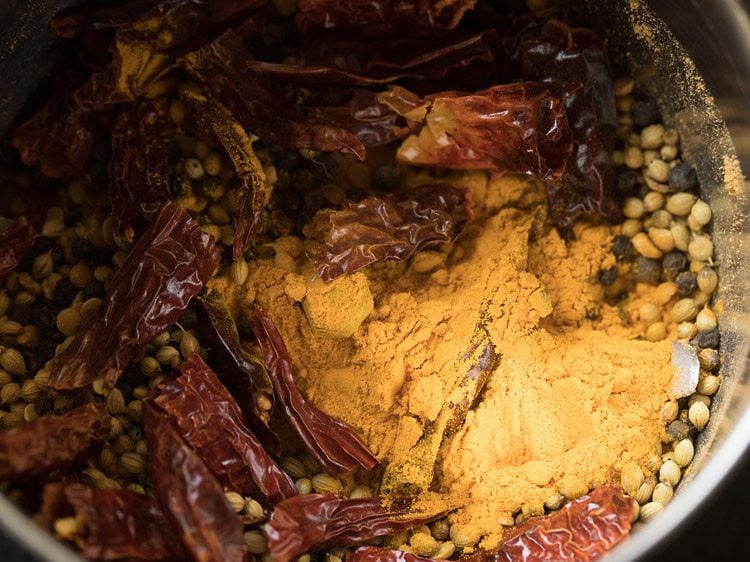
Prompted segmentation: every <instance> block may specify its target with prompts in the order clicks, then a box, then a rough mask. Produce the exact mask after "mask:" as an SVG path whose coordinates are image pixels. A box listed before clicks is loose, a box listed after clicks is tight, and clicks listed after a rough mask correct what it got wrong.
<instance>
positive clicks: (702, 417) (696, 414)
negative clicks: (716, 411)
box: [688, 402, 711, 429]
mask: <svg viewBox="0 0 750 562" xmlns="http://www.w3.org/2000/svg"><path fill="white" fill-rule="evenodd" d="M710 415H711V412H710V410H709V409H708V406H706V405H705V404H704V403H703V402H695V403H694V404H692V405H691V406H690V409H689V410H688V419H689V420H690V423H692V424H693V425H694V426H695V427H696V428H697V429H703V428H704V427H706V425H707V424H708V419H709V417H710Z"/></svg>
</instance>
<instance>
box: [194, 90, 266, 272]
mask: <svg viewBox="0 0 750 562" xmlns="http://www.w3.org/2000/svg"><path fill="white" fill-rule="evenodd" d="M181 99H182V101H183V103H184V104H185V106H186V108H187V109H188V111H189V113H190V116H191V118H192V119H193V120H194V121H195V123H196V126H197V128H198V130H199V131H200V132H202V133H203V135H204V136H205V135H208V136H211V137H215V138H216V140H217V141H219V143H220V144H221V145H222V146H223V147H224V149H225V150H226V151H227V154H229V158H231V160H232V164H234V169H235V170H236V172H237V176H238V177H239V178H240V180H241V181H242V186H241V188H240V189H239V209H238V211H237V214H236V215H235V217H234V242H233V244H232V257H234V259H239V258H241V257H242V255H243V254H244V253H245V249H246V248H247V245H248V244H249V242H250V239H251V238H252V235H253V234H254V233H255V232H256V231H257V230H258V228H259V226H260V217H261V212H262V211H263V205H264V203H265V199H266V175H265V173H264V172H263V166H262V165H261V163H260V160H258V157H257V156H256V155H255V151H254V150H253V145H252V141H251V140H250V134H249V133H248V132H247V131H246V130H245V129H243V127H242V125H240V124H239V123H238V122H237V121H236V120H235V119H234V117H232V114H231V113H230V112H229V111H228V110H227V108H226V107H224V106H223V105H222V104H220V103H219V102H217V101H216V100H214V99H211V98H207V97H206V96H204V95H202V94H198V93H196V92H193V91H190V90H186V91H184V92H183V94H182V96H181Z"/></svg>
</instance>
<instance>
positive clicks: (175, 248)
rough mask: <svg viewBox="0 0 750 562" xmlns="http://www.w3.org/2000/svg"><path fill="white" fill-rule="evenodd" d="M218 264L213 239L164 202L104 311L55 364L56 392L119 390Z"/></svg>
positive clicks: (127, 262)
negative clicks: (101, 384) (92, 387)
mask: <svg viewBox="0 0 750 562" xmlns="http://www.w3.org/2000/svg"><path fill="white" fill-rule="evenodd" d="M218 264H219V252H218V250H217V249H216V246H215V244H214V242H213V238H212V237H211V236H210V235H208V234H205V233H204V232H202V231H201V229H200V227H199V226H198V224H197V223H196V222H195V221H194V220H193V219H192V218H190V215H189V214H188V213H187V212H186V211H184V210H183V209H181V208H179V207H178V206H177V205H175V204H173V203H165V204H164V205H163V206H162V208H161V211H160V212H159V214H158V215H157V216H156V218H155V219H154V222H153V223H152V224H151V226H149V228H148V229H147V230H146V231H145V232H144V233H143V235H142V236H141V237H140V238H139V239H138V241H137V242H136V244H135V246H133V249H132V250H131V251H130V253H129V254H128V257H127V259H126V260H125V262H124V263H123V264H122V266H121V267H120V269H118V270H117V272H116V273H115V275H114V276H113V277H112V279H111V280H110V282H109V285H108V288H107V294H106V296H105V298H104V301H103V303H102V306H101V307H100V308H99V310H98V311H97V312H96V314H95V315H94V316H93V318H92V319H91V321H90V322H89V323H88V324H87V325H86V326H84V327H83V328H82V329H81V330H80V331H79V332H78V334H77V335H76V337H75V339H74V340H73V342H72V343H71V344H70V346H69V347H68V348H67V349H66V350H65V351H64V352H62V353H60V354H59V355H58V356H57V357H56V358H55V361H54V364H53V369H52V373H51V375H50V380H49V385H50V387H52V388H54V389H58V390H60V389H72V388H81V387H83V386H86V385H88V384H91V383H92V382H93V381H94V379H96V378H97V377H102V378H103V379H104V381H105V384H106V385H107V386H108V387H112V386H114V385H115V383H116V382H117V380H118V379H119V377H120V374H121V373H122V370H123V369H124V368H125V366H126V365H127V364H128V363H129V362H130V361H131V360H132V359H133V358H136V357H137V356H138V354H140V353H142V348H143V346H144V345H146V343H148V342H149V341H151V339H152V338H153V337H154V336H156V335H157V334H158V333H159V332H161V331H162V330H165V329H166V328H168V327H169V326H171V325H172V324H173V323H174V322H175V321H176V320H177V319H178V318H179V316H180V314H181V313H182V311H183V310H184V309H185V307H187V305H188V303H189V302H190V300H191V299H192V298H193V297H194V296H195V295H196V294H198V292H199V291H200V290H201V289H202V288H203V285H204V284H205V283H206V281H207V280H208V278H209V277H210V276H211V274H212V273H213V271H214V269H216V267H217V266H218Z"/></svg>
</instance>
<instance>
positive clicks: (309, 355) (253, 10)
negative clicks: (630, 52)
mask: <svg viewBox="0 0 750 562" xmlns="http://www.w3.org/2000/svg"><path fill="white" fill-rule="evenodd" d="M376 4H377V6H376V5H372V6H370V7H369V8H368V9H361V10H357V11H356V12H352V9H353V8H352V6H351V5H349V3H343V4H342V3H339V2H333V1H328V0H324V1H319V0H299V2H282V1H274V2H272V3H271V4H269V5H266V4H265V3H264V2H252V3H249V4H248V3H247V2H235V1H232V0H210V1H209V0H207V1H205V2H195V1H194V0H175V1H171V0H170V1H169V2H158V3H156V4H154V5H152V3H143V2H139V1H137V2H131V3H128V4H125V5H124V6H122V7H112V8H108V9H103V10H95V11H88V12H78V13H72V14H70V15H62V16H59V17H56V18H54V20H53V21H52V25H51V30H52V32H53V33H55V34H56V35H57V36H58V37H62V38H65V39H69V40H73V41H76V42H78V44H79V47H80V50H79V51H78V54H77V55H76V57H77V58H76V60H75V61H74V63H72V64H70V63H69V64H68V65H63V66H62V67H61V68H62V70H61V71H60V72H59V73H58V75H57V76H56V83H55V87H54V88H53V92H52V98H51V100H50V101H49V102H47V103H46V104H45V105H44V106H43V107H42V108H41V109H40V110H39V111H38V112H37V113H36V114H35V115H34V116H33V117H32V118H31V119H30V120H29V121H27V122H26V123H24V124H23V125H22V126H21V127H20V128H19V129H18V130H17V132H16V134H15V136H14V139H13V142H14V145H15V146H16V148H17V149H18V150H19V153H20V155H21V158H22V160H23V161H24V163H25V164H27V165H30V166H31V165H35V166H37V168H38V171H39V173H41V175H43V176H46V178H41V177H40V176H39V175H35V174H37V173H36V172H33V171H31V170H27V171H23V172H19V173H16V174H15V176H14V177H13V178H12V179H8V180H7V186H8V187H9V189H8V190H3V194H2V200H0V209H2V210H3V216H7V217H9V218H7V219H5V218H3V219H0V280H2V288H1V289H0V402H1V404H0V426H1V428H2V429H1V430H0V482H2V483H1V484H0V485H1V486H2V490H3V492H5V493H6V494H7V495H8V496H9V497H10V498H11V499H12V500H13V501H15V502H16V503H17V504H18V505H19V506H22V507H23V508H24V509H25V510H26V511H27V512H29V513H30V514H33V515H34V517H35V520H36V521H37V522H38V523H39V525H41V526H42V527H43V528H45V529H47V530H48V531H50V532H52V533H54V534H55V535H56V536H57V537H58V538H60V539H61V540H63V541H66V542H68V543H70V544H72V545H74V546H75V547H77V548H78V549H79V550H80V551H81V553H82V554H83V555H84V556H85V557H87V558H90V559H92V560H112V559H125V558H127V559H134V560H174V559H193V560H228V561H237V562H240V561H244V560H263V561H264V562H272V561H276V562H291V561H292V560H299V561H301V562H311V561H312V560H313V559H315V560H325V561H326V562H341V561H342V560H344V559H346V560H354V561H358V560H361V561H375V560H406V561H413V562H425V561H429V560H445V559H454V560H455V559H459V560H463V561H465V562H471V561H475V562H481V561H484V560H508V561H524V560H527V559H529V558H530V557H534V556H539V557H542V558H545V557H546V558H550V557H551V558H554V559H556V560H571V561H572V560H595V559H598V558H600V557H601V556H603V555H604V554H605V553H606V552H607V551H608V550H609V549H611V548H612V547H613V546H615V545H616V544H617V543H618V542H619V541H621V540H622V539H623V537H625V536H626V535H627V533H628V532H629V531H630V527H631V524H632V523H633V522H635V521H637V520H638V519H639V518H640V519H641V520H643V521H646V520H648V519H650V518H651V517H653V516H655V515H657V514H658V513H659V512H660V511H661V510H662V509H663V508H664V505H666V504H667V503H669V501H670V500H671V498H672V496H673V494H674V488H675V486H677V485H678V483H679V482H680V480H681V479H682V476H683V473H684V471H685V470H690V467H691V462H692V460H693V455H694V452H695V449H694V445H693V438H694V437H695V435H696V434H697V432H698V431H700V430H702V429H703V428H704V427H706V425H707V424H708V421H709V416H710V409H709V407H710V405H711V400H712V396H713V395H714V394H715V393H716V391H717V390H718V387H719V385H720V383H721V374H720V365H719V355H718V346H719V343H720V341H719V339H720V338H719V331H718V320H717V315H718V314H719V312H720V310H717V307H716V306H715V305H714V304H713V301H712V295H713V293H714V291H715V290H716V287H717V284H718V275H717V271H716V268H715V265H716V264H715V262H714V256H713V253H714V252H713V243H712V241H711V237H710V233H709V232H708V230H709V229H710V225H711V220H712V211H711V208H710V207H709V206H708V204H707V203H705V202H704V201H702V200H701V199H700V198H699V197H698V195H697V190H698V185H697V177H696V174H695V171H694V170H693V168H692V167H691V166H690V165H689V163H687V162H684V161H682V160H681V155H680V148H679V135H678V133H677V132H676V131H674V130H671V129H668V128H665V126H664V125H663V124H662V123H661V120H660V115H659V110H658V107H657V106H656V105H655V104H654V103H653V102H652V101H650V100H648V99H642V98H641V97H640V96H639V93H638V88H637V85H636V84H635V82H634V81H633V80H632V79H630V78H627V77H623V78H620V79H618V80H614V79H613V76H612V72H611V68H610V65H609V62H608V57H607V51H606V47H607V46H606V42H605V41H604V40H603V39H601V38H600V37H598V36H597V35H596V34H594V33H593V32H591V31H590V30H588V29H585V28H582V27H574V26H571V25H569V24H567V23H565V22H563V21H560V20H558V19H554V18H553V19H550V14H545V18H546V19H545V18H539V17H532V16H530V15H529V14H519V13H512V11H508V13H506V12H505V11H504V9H500V8H497V7H494V8H493V7H492V6H491V5H490V3H487V2H474V1H473V0H452V1H449V2H442V3H437V4H434V5H433V4H429V3H428V4H429V5H428V4H425V3H423V2H417V1H412V0H395V1H387V2H383V3H382V6H381V5H380V3H376ZM396 37H398V38H399V39H398V40H396V43H397V45H396V46H394V45H392V44H391V43H392V42H393V41H394V38H396ZM100 45H108V46H109V47H110V50H109V51H108V50H107V49H99V48H97V46H100ZM105 52H109V53H110V54H111V56H109V55H107V56H103V53H105ZM342 53H346V54H347V56H346V57H343V56H341V55H342ZM561 53H565V55H566V56H565V57H561V56H559V55H560V54H561ZM594 84H596V85H597V87H596V88H594V87H593V85H594ZM449 88H456V90H453V89H449ZM581 115H585V116H587V118H585V119H583V118H581ZM4 181H5V180H4ZM63 435H64V438H63V437H62V436H63ZM562 535H565V536H569V537H570V540H568V541H561V540H559V537H560V536H562ZM546 558H545V559H546Z"/></svg>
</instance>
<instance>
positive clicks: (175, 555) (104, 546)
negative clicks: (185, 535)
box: [35, 482, 184, 562]
mask: <svg viewBox="0 0 750 562" xmlns="http://www.w3.org/2000/svg"><path fill="white" fill-rule="evenodd" d="M42 498H43V499H42V507H41V510H40V513H39V514H38V515H37V516H36V518H35V519H36V520H37V522H38V523H40V524H41V525H42V526H44V527H46V528H48V529H49V530H52V528H53V524H54V522H55V520H56V519H59V518H62V517H67V516H75V517H76V521H77V524H78V526H77V529H76V533H75V536H74V537H73V541H74V542H75V543H76V545H77V546H78V547H79V548H80V550H81V554H83V556H85V557H86V558H88V559H89V560H122V559H127V560H154V561H160V562H167V561H174V562H177V561H178V560H183V559H184V553H183V551H182V545H181V544H180V543H179V541H178V540H177V537H175V535H174V533H172V530H171V528H170V527H169V522H168V521H167V519H166V517H164V513H163V512H162V511H161V509H159V506H158V505H157V503H156V500H154V498H152V497H150V496H146V495H143V494H138V493H136V492H131V491H130V490H109V489H100V490H95V489H93V488H89V487H88V486H83V485H82V484H64V483H60V482H56V483H53V484H47V486H45V488H44V492H43V495H42Z"/></svg>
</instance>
